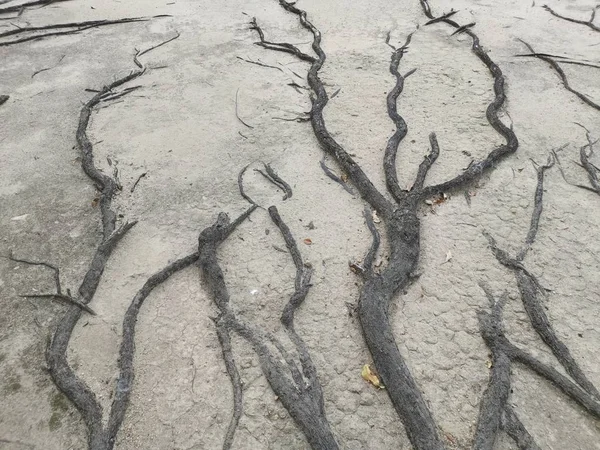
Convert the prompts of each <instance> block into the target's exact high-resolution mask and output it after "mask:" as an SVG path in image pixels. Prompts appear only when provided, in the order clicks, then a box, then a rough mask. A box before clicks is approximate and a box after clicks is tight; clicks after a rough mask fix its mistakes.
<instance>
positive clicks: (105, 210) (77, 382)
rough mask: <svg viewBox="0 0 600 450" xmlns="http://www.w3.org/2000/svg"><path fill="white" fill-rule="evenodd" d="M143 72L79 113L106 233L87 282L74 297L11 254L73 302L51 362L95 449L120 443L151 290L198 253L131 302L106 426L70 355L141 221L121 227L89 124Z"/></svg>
mask: <svg viewBox="0 0 600 450" xmlns="http://www.w3.org/2000/svg"><path fill="white" fill-rule="evenodd" d="M170 40H172V39H170ZM160 45H162V43H160V44H158V45H155V46H153V47H151V48H150V49H148V50H146V51H144V52H143V53H146V52H147V51H149V50H151V49H153V48H156V47H159V46H160ZM138 55H139V52H138ZM144 72H145V68H144V67H143V66H142V67H141V68H139V70H135V71H133V72H131V73H130V74H129V75H126V76H124V77H122V78H119V79H118V80H116V81H114V82H112V83H111V84H109V85H107V86H105V87H104V88H102V89H101V90H99V91H97V92H96V95H94V96H93V97H92V98H91V99H90V100H88V101H87V102H86V103H85V104H84V105H83V107H82V109H81V112H80V115H79V125H78V128H77V132H76V141H77V147H78V149H79V151H80V152H81V167H82V169H83V171H84V172H85V174H86V175H87V176H88V177H89V178H90V180H92V182H93V183H94V184H95V186H96V188H97V189H98V190H99V193H100V195H99V196H100V200H99V205H100V215H101V222H102V234H103V237H102V241H101V242H100V244H99V245H98V247H97V249H96V251H95V253H94V256H93V258H92V260H91V262H90V266H89V268H88V270H87V272H86V274H85V276H84V278H83V281H82V282H81V284H80V286H79V290H78V296H77V297H73V296H72V295H71V293H70V291H69V290H67V295H65V294H63V293H62V288H61V284H60V272H59V269H58V267H55V266H53V265H52V264H49V263H46V262H36V261H29V260H25V259H16V258H13V257H12V255H11V256H10V258H11V259H13V260H15V261H18V262H23V263H26V264H32V265H41V266H45V267H47V268H49V269H51V270H53V271H54V281H55V285H56V293H55V294H42V295H36V297H54V298H58V299H62V300H66V301H69V302H70V303H72V305H71V307H70V308H68V310H67V312H66V313H65V315H64V316H63V317H62V319H61V320H60V321H59V322H58V325H57V327H56V329H55V330H54V333H53V335H52V339H51V340H50V342H49V344H48V347H47V349H46V361H47V363H48V370H49V372H50V375H51V377H52V379H53V381H54V383H55V384H56V386H57V387H58V388H59V389H60V390H61V391H62V392H63V393H64V394H65V395H66V396H67V398H68V399H69V400H70V401H71V402H72V403H73V404H74V405H75V406H76V407H77V409H78V410H79V411H80V413H81V415H82V417H83V420H84V422H85V424H86V426H87V428H88V431H89V436H88V444H89V448H90V450H111V449H112V448H113V446H114V443H115V438H116V434H117V432H118V430H119V428H120V426H121V423H122V421H123V417H124V415H125V411H126V408H127V404H128V400H129V392H130V390H131V383H132V382H133V353H134V343H133V340H134V333H135V322H136V320H137V315H138V312H139V309H140V307H141V305H142V303H143V301H144V299H145V298H146V297H147V296H148V295H149V294H150V292H151V291H152V289H154V287H156V286H157V285H158V284H160V283H162V282H163V281H165V280H166V279H167V278H168V277H169V276H170V275H172V274H173V273H175V272H177V271H179V270H181V269H183V268H184V267H187V266H189V265H190V264H192V263H193V262H194V261H195V260H197V259H198V255H197V254H192V255H190V256H188V257H186V258H183V259H181V260H178V261H176V262H175V263H173V264H171V265H169V266H167V267H166V268H165V269H163V270H162V271H160V272H159V273H157V274H155V275H154V276H152V277H151V278H150V279H149V280H148V281H147V282H146V284H145V285H144V286H143V288H142V289H141V290H140V291H139V292H138V294H137V295H136V297H135V298H134V300H133V302H132V304H131V305H130V307H129V309H128V311H127V313H126V314H125V319H124V322H123V340H122V342H121V350H120V358H119V369H120V375H119V379H118V380H117V383H116V391H115V397H114V399H113V404H112V406H111V409H110V412H109V416H108V423H107V426H106V427H104V424H103V412H102V407H101V405H100V403H99V402H98V400H97V398H96V395H95V393H94V392H93V391H92V390H91V389H90V388H89V387H88V386H87V384H86V383H85V382H84V381H83V380H82V379H81V378H79V377H78V376H77V375H76V374H75V372H74V371H73V369H72V368H71V366H70V365H69V362H68V360H67V348H68V345H69V341H70V339H71V335H72V333H73V330H74V328H75V326H76V324H77V322H78V321H79V319H80V317H81V313H82V310H85V311H87V312H89V313H91V314H93V313H94V312H93V310H91V308H89V306H88V304H89V303H90V302H91V301H92V300H93V298H94V294H95V292H96V289H97V288H98V285H99V283H100V280H101V278H102V274H103V272H104V268H105V266H106V263H107V261H108V259H109V258H110V256H111V254H112V251H113V250H114V249H115V247H116V246H117V244H118V242H119V241H120V240H121V239H122V238H123V237H124V236H125V235H126V234H127V232H128V231H129V230H130V229H131V228H132V227H133V226H134V225H135V224H136V222H135V221H133V222H125V223H123V224H122V225H121V226H119V227H118V228H117V225H116V219H117V215H116V212H115V211H114V210H113V209H112V201H113V199H114V197H115V195H116V193H117V191H118V188H119V183H118V180H117V179H116V178H113V177H110V176H108V175H105V174H104V173H102V172H101V171H100V170H99V169H98V168H97V167H96V165H95V164H94V154H93V145H92V143H91V141H90V140H89V137H88V134H87V127H88V124H89V120H90V116H91V114H92V111H93V109H94V108H95V107H97V106H98V105H99V104H100V103H102V102H105V101H109V100H114V99H115V98H119V97H121V96H123V95H126V94H128V93H130V92H132V91H133V90H134V89H136V88H137V87H133V88H125V89H123V90H121V91H115V90H116V89H117V88H119V87H121V86H123V85H124V84H125V83H127V82H129V81H132V80H134V79H136V78H138V77H140V76H141V75H143V74H144ZM28 296H30V295H28Z"/></svg>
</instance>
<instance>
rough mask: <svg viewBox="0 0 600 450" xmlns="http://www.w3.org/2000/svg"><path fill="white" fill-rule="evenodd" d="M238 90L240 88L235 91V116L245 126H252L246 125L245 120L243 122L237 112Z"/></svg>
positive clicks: (250, 126)
mask: <svg viewBox="0 0 600 450" xmlns="http://www.w3.org/2000/svg"><path fill="white" fill-rule="evenodd" d="M239 92H240V88H238V89H237V91H235V117H237V119H238V120H239V121H240V122H242V124H243V125H245V126H247V127H248V128H254V127H253V126H252V125H248V124H247V123H246V122H244V121H243V120H242V118H241V117H240V115H239V114H238V94H239Z"/></svg>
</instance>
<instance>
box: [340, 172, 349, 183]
mask: <svg viewBox="0 0 600 450" xmlns="http://www.w3.org/2000/svg"><path fill="white" fill-rule="evenodd" d="M340 178H341V179H342V181H343V182H344V183H347V182H348V175H346V174H345V173H343V174H342V176H341V177H340Z"/></svg>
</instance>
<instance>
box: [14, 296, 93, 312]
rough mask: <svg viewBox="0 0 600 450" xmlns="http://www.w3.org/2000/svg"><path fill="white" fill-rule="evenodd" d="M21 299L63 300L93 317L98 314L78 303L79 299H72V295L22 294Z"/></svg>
mask: <svg viewBox="0 0 600 450" xmlns="http://www.w3.org/2000/svg"><path fill="white" fill-rule="evenodd" d="M19 297H21V298H56V299H58V300H63V301H65V302H67V303H71V304H72V305H75V306H77V307H78V308H80V309H83V310H84V311H86V312H88V313H90V314H91V315H92V316H95V315H96V313H95V312H94V310H93V309H92V308H90V307H89V306H88V305H86V304H84V303H81V302H80V301H78V300H77V299H75V298H73V297H71V296H70V295H63V294H58V293H56V294H22V295H19Z"/></svg>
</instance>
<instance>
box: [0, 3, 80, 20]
mask: <svg viewBox="0 0 600 450" xmlns="http://www.w3.org/2000/svg"><path fill="white" fill-rule="evenodd" d="M66 1H69V0H35V1H32V2H27V3H21V4H20V5H14V6H7V7H5V8H0V15H2V14H8V13H11V12H16V13H18V15H19V16H20V15H21V14H23V11H25V10H26V9H29V8H32V7H34V6H39V7H40V8H43V7H44V6H48V5H50V4H52V3H58V2H66Z"/></svg>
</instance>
